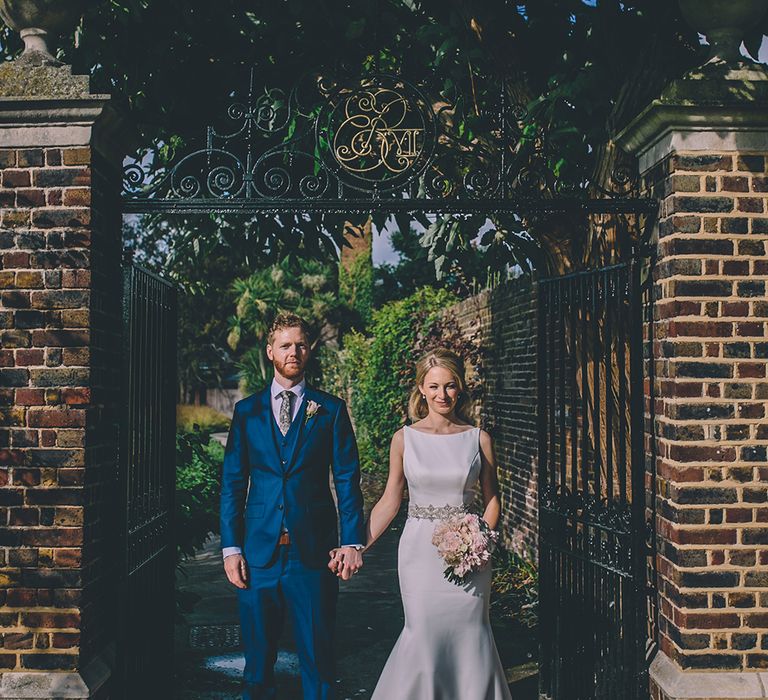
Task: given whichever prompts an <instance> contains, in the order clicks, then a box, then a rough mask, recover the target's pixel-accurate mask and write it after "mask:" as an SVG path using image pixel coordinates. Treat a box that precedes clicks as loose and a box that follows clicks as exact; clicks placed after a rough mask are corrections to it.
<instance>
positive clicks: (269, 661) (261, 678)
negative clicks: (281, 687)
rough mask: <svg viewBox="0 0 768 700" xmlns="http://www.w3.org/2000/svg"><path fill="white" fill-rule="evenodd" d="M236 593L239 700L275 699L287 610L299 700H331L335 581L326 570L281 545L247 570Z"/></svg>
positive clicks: (333, 678) (337, 590) (290, 547)
mask: <svg viewBox="0 0 768 700" xmlns="http://www.w3.org/2000/svg"><path fill="white" fill-rule="evenodd" d="M248 573H249V581H248V588H246V589H238V600H239V608H240V626H241V630H242V641H243V651H244V653H245V673H244V681H245V691H244V693H243V700H271V699H272V698H275V697H276V694H275V693H276V691H275V677H274V665H275V661H276V660H277V644H278V641H279V639H280V633H281V631H282V628H283V621H284V619H285V614H286V611H287V612H288V614H289V615H290V616H291V625H292V627H293V633H294V637H295V641H296V651H297V653H298V657H299V666H300V668H301V687H302V693H303V697H304V700H332V699H333V698H334V681H335V665H334V657H333V641H334V640H333V635H334V626H335V620H336V600H337V597H338V592H339V583H338V579H337V578H336V576H334V575H333V574H332V573H331V572H330V571H329V570H328V569H326V568H322V569H311V568H308V567H306V566H304V564H302V563H301V561H300V560H299V557H298V554H297V552H296V548H295V547H294V546H293V545H281V546H279V547H278V548H277V551H276V552H275V556H274V557H273V559H272V561H271V562H270V563H269V565H268V566H266V567H264V568H253V567H249V569H248Z"/></svg>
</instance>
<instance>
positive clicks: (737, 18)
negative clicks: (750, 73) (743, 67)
mask: <svg viewBox="0 0 768 700" xmlns="http://www.w3.org/2000/svg"><path fill="white" fill-rule="evenodd" d="M678 2H679V4H680V11H681V12H682V15H683V18H684V19H685V21H686V22H688V24H690V25H691V27H693V28H694V29H695V30H696V31H697V32H699V33H700V34H704V35H705V36H706V37H707V41H708V42H709V45H710V52H709V58H708V59H707V64H711V63H722V64H726V65H731V66H733V65H736V64H738V63H743V62H744V60H745V59H744V57H743V56H742V55H741V52H740V51H739V48H740V46H741V42H742V40H743V39H744V36H745V35H746V34H748V33H749V31H750V29H753V28H754V26H755V25H756V24H757V23H758V22H759V21H760V20H761V19H762V18H763V17H764V16H765V13H766V12H768V0H678Z"/></svg>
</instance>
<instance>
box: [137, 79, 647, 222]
mask: <svg viewBox="0 0 768 700" xmlns="http://www.w3.org/2000/svg"><path fill="white" fill-rule="evenodd" d="M455 102H456V97H455V96H446V95H445V94H435V93H434V92H430V91H428V90H427V89H426V88H424V87H423V86H419V87H417V86H416V85H413V84H411V83H409V82H408V81H407V80H405V79H404V78H402V77H399V76H388V75H376V76H370V77H363V78H356V79H354V80H347V81H333V80H330V79H328V78H327V77H314V78H312V79H309V80H307V81H305V82H304V83H301V84H300V85H297V86H296V87H294V88H293V89H292V90H290V91H287V92H286V91H284V90H281V89H277V88H272V89H268V90H265V91H263V92H261V93H260V94H257V91H256V89H255V87H254V83H253V76H252V80H251V87H250V91H249V93H248V96H247V99H246V100H244V101H242V102H235V103H233V104H232V105H231V106H230V107H229V108H228V110H227V113H226V117H227V123H228V124H229V125H230V127H232V128H229V129H227V130H225V131H224V132H223V133H222V132H220V131H218V130H217V129H215V128H214V127H212V126H209V127H208V128H207V131H206V140H205V146H204V147H203V148H199V149H197V150H193V151H191V152H190V153H188V154H186V155H183V156H182V157H180V158H179V159H178V160H177V161H176V162H174V163H172V164H170V165H169V166H167V167H162V168H157V167H156V165H155V163H154V161H153V158H152V156H151V155H150V156H147V155H146V154H144V156H143V157H137V158H135V159H133V160H131V161H129V162H128V163H127V165H126V167H125V171H124V196H123V198H124V209H125V210H126V211H128V212H130V211H137V212H142V211H154V210H169V209H170V210H178V211H195V210H208V211H216V210H218V211H237V210H240V211H267V212H277V213H279V212H301V211H305V212H308V211H320V212H333V211H336V212H345V211H350V212H351V211H364V210H366V209H367V210H369V211H370V209H371V208H372V207H377V208H379V209H383V210H391V211H398V210H406V211H409V210H414V211H415V210H420V211H425V212H426V211H433V212H439V211H446V212H451V211H452V212H461V211H466V212H473V211H483V212H486V213H492V212H494V211H510V210H519V209H520V208H521V205H523V204H525V205H526V206H529V207H533V208H536V207H537V206H544V207H545V208H547V207H548V208H554V209H558V208H559V209H561V210H562V209H567V208H568V206H571V205H572V204H573V203H574V202H575V203H576V205H577V206H584V204H585V202H586V201H587V200H590V201H591V202H592V207H593V208H594V206H595V201H597V199H598V198H597V197H596V195H595V193H598V195H599V197H600V198H602V199H601V200H600V201H603V202H605V203H606V204H605V207H606V210H621V209H624V210H630V211H638V210H639V209H642V208H643V206H645V203H647V202H648V200H645V199H641V198H638V197H637V193H636V190H635V189H633V182H632V180H631V178H629V177H628V174H627V171H626V169H622V171H621V173H620V174H619V176H618V177H617V178H616V181H615V182H614V183H613V184H612V186H611V187H610V188H609V189H605V188H599V187H597V186H596V185H594V184H593V183H590V181H589V179H588V178H581V179H577V181H576V182H575V183H574V182H568V183H566V182H565V181H564V180H563V179H562V178H559V177H557V176H555V174H554V173H553V169H552V168H551V167H550V164H551V162H552V158H551V155H552V154H551V153H550V152H549V145H548V139H547V134H546V133H545V132H544V131H543V130H542V129H541V128H540V127H537V126H536V124H535V122H534V120H532V119H531V118H530V116H529V115H528V113H527V112H526V110H525V108H524V107H523V106H521V105H516V104H511V103H510V102H509V99H508V97H507V92H506V89H505V86H504V85H503V84H502V85H501V86H500V89H499V92H498V102H497V103H496V104H493V105H492V106H491V107H488V108H487V109H486V112H487V113H486V114H483V115H481V118H482V119H483V120H484V124H485V130H484V133H482V134H479V135H475V136H473V137H472V138H471V139H466V138H464V139H462V138H461V134H458V135H457V133H456V127H455V124H454V121H455V119H454V117H455ZM233 125H234V126H233ZM569 203H570V204H569ZM597 206H598V208H599V207H601V206H603V205H602V204H598V205H597Z"/></svg>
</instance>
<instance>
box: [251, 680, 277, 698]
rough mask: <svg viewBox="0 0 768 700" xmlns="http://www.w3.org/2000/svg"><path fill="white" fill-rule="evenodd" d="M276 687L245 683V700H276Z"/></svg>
mask: <svg viewBox="0 0 768 700" xmlns="http://www.w3.org/2000/svg"><path fill="white" fill-rule="evenodd" d="M276 697H277V690H276V688H275V686H269V687H265V686H264V685H262V684H261V683H245V684H244V685H243V700H275V698H276Z"/></svg>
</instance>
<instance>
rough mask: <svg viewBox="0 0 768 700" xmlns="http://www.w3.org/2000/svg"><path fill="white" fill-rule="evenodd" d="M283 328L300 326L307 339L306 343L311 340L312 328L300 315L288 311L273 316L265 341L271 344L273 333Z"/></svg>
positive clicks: (273, 337)
mask: <svg viewBox="0 0 768 700" xmlns="http://www.w3.org/2000/svg"><path fill="white" fill-rule="evenodd" d="M284 328H300V329H301V332H302V333H303V334H304V337H305V338H306V339H307V343H308V344H309V343H310V342H311V340H312V328H311V327H310V325H309V324H308V323H307V322H306V321H305V320H304V319H303V318H302V317H301V316H299V315H298V314H294V313H290V312H281V313H279V314H277V316H275V320H274V321H272V325H271V326H270V327H269V333H268V334H267V343H269V344H270V345H272V343H273V342H274V340H275V333H277V331H281V330H283V329H284Z"/></svg>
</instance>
